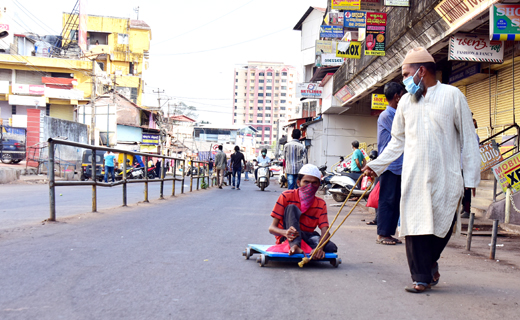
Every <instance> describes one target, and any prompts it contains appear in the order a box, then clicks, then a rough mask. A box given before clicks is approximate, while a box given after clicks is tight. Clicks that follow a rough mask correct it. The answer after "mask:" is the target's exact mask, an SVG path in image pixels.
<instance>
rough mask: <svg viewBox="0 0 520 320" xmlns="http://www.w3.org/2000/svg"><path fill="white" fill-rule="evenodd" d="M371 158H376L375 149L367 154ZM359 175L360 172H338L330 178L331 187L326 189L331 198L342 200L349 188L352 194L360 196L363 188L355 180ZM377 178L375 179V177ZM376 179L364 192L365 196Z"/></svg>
mask: <svg viewBox="0 0 520 320" xmlns="http://www.w3.org/2000/svg"><path fill="white" fill-rule="evenodd" d="M369 157H370V159H371V160H375V159H376V158H377V151H375V150H372V151H371V152H370V155H369ZM360 176H361V173H353V172H340V173H339V174H335V175H333V176H332V177H331V178H330V184H331V185H332V187H331V188H330V189H329V190H328V191H329V192H330V193H331V194H332V198H333V199H334V200H335V201H336V202H343V201H345V199H346V198H347V196H348V194H349V193H350V190H352V189H354V190H353V191H352V196H354V197H360V196H362V195H363V193H365V190H361V183H359V184H358V185H356V182H357V180H358V179H359V177H360ZM376 180H377V179H376ZM375 184H376V181H373V182H372V183H371V185H370V187H369V191H368V192H367V193H366V194H365V197H368V196H369V195H370V193H371V192H372V190H373V189H374V186H375Z"/></svg>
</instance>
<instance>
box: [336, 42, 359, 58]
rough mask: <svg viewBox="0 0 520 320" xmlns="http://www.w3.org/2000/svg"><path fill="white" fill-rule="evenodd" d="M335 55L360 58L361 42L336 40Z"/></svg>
mask: <svg viewBox="0 0 520 320" xmlns="http://www.w3.org/2000/svg"><path fill="white" fill-rule="evenodd" d="M336 57H341V58H349V59H360V58H361V42H357V41H351V42H338V43H337V44H336Z"/></svg>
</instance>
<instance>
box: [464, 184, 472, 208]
mask: <svg viewBox="0 0 520 320" xmlns="http://www.w3.org/2000/svg"><path fill="white" fill-rule="evenodd" d="M462 208H463V209H464V212H467V213H470V212H471V189H466V188H464V197H463V198H462Z"/></svg>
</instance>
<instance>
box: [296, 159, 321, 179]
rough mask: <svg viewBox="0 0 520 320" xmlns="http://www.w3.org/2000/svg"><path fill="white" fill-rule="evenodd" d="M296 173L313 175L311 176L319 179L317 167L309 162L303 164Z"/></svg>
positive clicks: (319, 173) (319, 174)
mask: <svg viewBox="0 0 520 320" xmlns="http://www.w3.org/2000/svg"><path fill="white" fill-rule="evenodd" d="M298 173H299V174H303V175H306V176H313V177H316V178H318V179H321V172H320V169H318V167H316V166H315V165H313V164H310V163H308V164H306V165H304V166H303V167H302V168H301V169H300V172H298Z"/></svg>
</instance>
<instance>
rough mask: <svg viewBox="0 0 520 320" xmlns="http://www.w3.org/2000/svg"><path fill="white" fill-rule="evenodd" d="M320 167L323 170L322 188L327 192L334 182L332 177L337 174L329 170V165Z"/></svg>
mask: <svg viewBox="0 0 520 320" xmlns="http://www.w3.org/2000/svg"><path fill="white" fill-rule="evenodd" d="M318 169H319V170H320V172H321V185H320V190H321V191H323V192H324V194H326V193H327V191H328V190H329V189H330V188H331V187H332V184H331V182H330V180H331V179H332V177H334V176H335V175H336V174H335V173H333V172H327V165H325V164H324V165H322V166H319V167H318Z"/></svg>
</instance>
